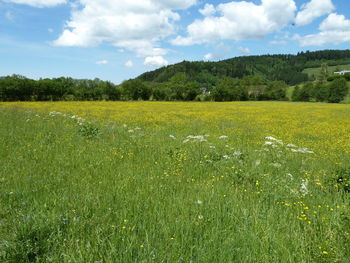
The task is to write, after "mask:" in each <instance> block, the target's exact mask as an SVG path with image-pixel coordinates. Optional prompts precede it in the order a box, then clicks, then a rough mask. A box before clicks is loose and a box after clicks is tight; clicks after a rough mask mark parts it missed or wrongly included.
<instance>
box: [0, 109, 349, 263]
mask: <svg viewBox="0 0 350 263" xmlns="http://www.w3.org/2000/svg"><path fill="white" fill-rule="evenodd" d="M272 104H273V103H272ZM272 104H271V105H272ZM182 105H183V106H184V107H188V108H190V107H191V105H192V104H191V105H189V104H185V103H184V104H182ZM213 105H214V104H213ZM268 105H270V104H264V108H265V110H267V111H268V110H269V106H268ZM280 105H285V104H282V103H281V104H280ZM293 105H294V106H295V105H299V104H293ZM300 105H301V104H300ZM192 106H193V105H192ZM135 107H137V104H136V106H135ZM194 107H195V106H194ZM325 107H327V106H325ZM329 107H330V108H327V109H325V111H327V112H328V113H329V115H331V114H332V108H331V106H329ZM342 109H343V108H342ZM143 110H145V109H144V108H143V109H142V110H140V114H142V111H143ZM349 111H350V108H348V109H344V110H342V112H343V113H344V116H349V115H347V114H348V113H349ZM188 112H189V115H190V112H191V111H190V110H189V109H188ZM338 113H339V112H338ZM72 116H73V114H72V113H71V114H66V115H64V114H57V113H53V114H51V115H50V114H49V113H48V112H46V113H45V112H40V113H39V112H38V111H28V110H24V109H23V108H16V107H2V108H1V107H0V123H1V126H0V157H1V159H0V160H1V166H0V183H1V184H0V207H1V209H0V261H1V262H293V263H294V262H344V263H345V262H348V260H349V258H350V233H349V232H350V214H349V200H350V198H349V197H350V193H349V192H348V190H349V188H347V184H348V183H349V181H350V172H349V170H348V168H350V167H349V165H348V164H349V154H348V153H346V152H340V153H339V152H338V153H337V155H336V156H337V158H336V160H335V159H334V158H331V157H330V156H326V155H322V154H319V152H321V151H317V150H315V149H311V148H310V147H309V145H310V144H311V142H312V140H315V142H316V141H317V134H314V137H313V138H311V136H310V135H308V136H309V137H308V145H307V146H308V149H304V148H305V147H306V146H305V145H300V144H299V143H300V141H299V142H293V141H288V142H282V141H278V140H279V139H284V138H276V139H275V138H264V137H265V136H263V137H258V138H254V139H252V135H254V134H259V133H260V132H261V130H260V129H261V127H259V126H256V127H255V126H254V123H249V124H248V123H246V124H245V125H246V126H242V125H243V124H244V123H243V122H242V123H240V125H237V126H236V125H235V124H234V123H232V122H230V121H228V120H226V121H225V120H222V121H221V122H220V124H219V122H216V123H210V122H203V121H200V120H198V119H194V118H192V119H191V121H189V122H186V123H183V124H179V125H177V126H174V125H173V124H172V123H168V124H167V125H153V126H152V125H146V124H144V123H142V122H139V123H135V122H134V121H133V120H130V122H125V121H123V122H118V121H110V122H108V121H100V120H99V119H97V118H90V119H89V118H86V120H85V119H80V120H79V119H78V120H77V118H78V117H72ZM259 116H260V117H262V116H264V113H261V115H259ZM323 116H328V115H323ZM256 118H258V116H256ZM344 118H346V117H344ZM90 121H91V122H93V123H90ZM307 121H308V119H307V117H306V118H305V122H306V123H307ZM309 121H311V119H310V120H309ZM323 121H325V120H323ZM326 121H327V120H326ZM143 124H144V125H143ZM276 127H278V124H276ZM214 131H215V132H214ZM220 131H221V134H220V133H219V132H220ZM229 131H230V134H228V132H229ZM189 135H192V136H191V137H188V136H189ZM207 135H209V136H207ZM269 135H271V134H266V136H269ZM226 136H227V137H226ZM344 136H345V134H344ZM291 143H295V144H297V145H295V146H293V145H288V144H291ZM317 145H319V142H317ZM313 151H314V153H312V152H313ZM331 156H332V157H334V155H331Z"/></svg>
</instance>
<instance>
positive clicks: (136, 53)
mask: <svg viewBox="0 0 350 263" xmlns="http://www.w3.org/2000/svg"><path fill="white" fill-rule="evenodd" d="M349 44H350V3H349V0H246V1H232V0H231V1H229V0H215V1H213V0H104V1H101V0H0V56H1V60H0V76H3V75H10V74H14V73H15V74H21V75H25V76H27V77H30V78H35V79H37V78H40V77H43V78H46V77H49V78H51V77H60V76H70V77H74V78H89V79H93V78H95V77H97V78H100V79H103V80H110V81H112V82H114V83H120V82H122V81H123V80H126V79H129V78H133V77H136V76H138V75H139V74H141V73H143V72H145V71H150V70H153V69H155V68H158V67H161V66H164V65H168V64H173V63H177V62H180V61H183V60H190V61H193V60H205V61H216V60H221V59H226V58H231V57H236V56H242V55H261V54H276V53H292V54H295V53H297V52H299V51H305V50H320V49H348V48H349Z"/></svg>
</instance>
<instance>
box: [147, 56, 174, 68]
mask: <svg viewBox="0 0 350 263" xmlns="http://www.w3.org/2000/svg"><path fill="white" fill-rule="evenodd" d="M143 64H144V65H145V66H149V67H153V68H160V67H164V66H167V65H169V62H168V61H167V60H166V59H165V58H163V57H162V56H153V57H146V58H145V61H144V63H143Z"/></svg>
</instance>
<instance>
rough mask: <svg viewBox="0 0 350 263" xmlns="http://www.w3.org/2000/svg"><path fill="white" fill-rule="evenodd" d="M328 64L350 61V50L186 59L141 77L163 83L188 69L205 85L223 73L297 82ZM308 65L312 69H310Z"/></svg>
mask: <svg viewBox="0 0 350 263" xmlns="http://www.w3.org/2000/svg"><path fill="white" fill-rule="evenodd" d="M324 63H326V64H327V65H328V66H337V65H348V64H350V50H322V51H315V52H309V51H306V52H300V53H298V54H297V55H291V54H283V55H262V56H244V57H236V58H231V59H227V60H222V61H218V62H204V61H198V62H189V61H183V62H181V63H178V64H174V65H169V66H167V67H163V68H160V69H157V70H154V71H150V72H146V73H144V74H142V75H140V76H139V77H138V78H137V79H139V80H142V81H147V82H156V83H157V82H158V83H163V82H167V81H169V80H170V79H171V78H172V77H173V76H175V75H176V74H177V73H179V72H182V73H186V75H187V77H188V80H189V81H196V82H198V83H200V84H201V85H202V86H209V87H210V86H215V84H216V83H217V81H218V80H219V79H222V78H223V77H232V78H240V79H241V78H243V77H244V76H251V75H255V76H260V77H261V78H262V79H263V80H265V81H275V80H282V81H285V82H286V83H287V84H288V85H296V84H300V83H303V82H305V81H307V80H309V75H310V73H309V72H310V71H312V70H310V68H313V69H317V68H319V67H320V66H321V65H322V64H324ZM306 69H308V70H306Z"/></svg>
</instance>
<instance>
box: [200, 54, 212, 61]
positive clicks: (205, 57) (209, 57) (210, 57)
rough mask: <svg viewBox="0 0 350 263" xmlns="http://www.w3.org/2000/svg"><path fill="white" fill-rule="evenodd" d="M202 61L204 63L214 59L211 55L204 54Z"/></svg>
mask: <svg viewBox="0 0 350 263" xmlns="http://www.w3.org/2000/svg"><path fill="white" fill-rule="evenodd" d="M203 59H204V60H205V61H209V60H213V59H214V55H213V54H212V53H208V54H205V55H204V57H203Z"/></svg>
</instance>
